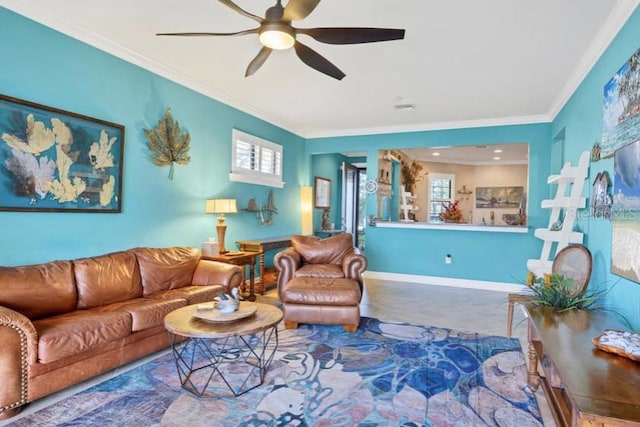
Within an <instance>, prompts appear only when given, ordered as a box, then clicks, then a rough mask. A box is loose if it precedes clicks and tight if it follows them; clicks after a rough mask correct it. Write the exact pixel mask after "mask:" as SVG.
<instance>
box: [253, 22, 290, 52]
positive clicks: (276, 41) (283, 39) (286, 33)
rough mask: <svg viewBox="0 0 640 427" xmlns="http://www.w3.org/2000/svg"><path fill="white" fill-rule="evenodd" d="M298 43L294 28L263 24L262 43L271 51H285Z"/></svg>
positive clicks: (261, 31)
mask: <svg viewBox="0 0 640 427" xmlns="http://www.w3.org/2000/svg"><path fill="white" fill-rule="evenodd" d="M295 42H296V38H295V34H294V32H293V28H291V27H289V26H286V25H281V24H280V23H273V24H263V26H262V28H261V29H260V43H262V44H263V45H265V46H266V47H268V48H270V49H276V50H284V49H289V48H290V47H292V46H293V45H294V44H295Z"/></svg>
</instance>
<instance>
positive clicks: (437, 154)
mask: <svg viewBox="0 0 640 427" xmlns="http://www.w3.org/2000/svg"><path fill="white" fill-rule="evenodd" d="M431 155H432V156H439V155H440V153H438V152H437V151H435V152H433V153H431Z"/></svg>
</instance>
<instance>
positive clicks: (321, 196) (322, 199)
mask: <svg viewBox="0 0 640 427" xmlns="http://www.w3.org/2000/svg"><path fill="white" fill-rule="evenodd" d="M314 194H315V199H314V204H313V206H314V207H316V208H330V207H331V180H330V179H327V178H322V177H319V176H316V177H315V183H314Z"/></svg>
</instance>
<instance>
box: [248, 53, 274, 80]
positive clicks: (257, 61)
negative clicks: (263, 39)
mask: <svg viewBox="0 0 640 427" xmlns="http://www.w3.org/2000/svg"><path fill="white" fill-rule="evenodd" d="M271 51H272V49H270V48H268V47H266V46H264V47H263V48H262V49H260V52H258V54H257V55H256V57H255V58H253V60H252V61H251V62H250V63H249V66H248V67H247V71H246V72H245V73H244V76H245V77H249V76H251V75H253V73H255V72H256V71H258V68H260V67H262V64H264V61H266V60H267V58H268V57H269V55H271Z"/></svg>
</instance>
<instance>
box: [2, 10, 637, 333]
mask: <svg viewBox="0 0 640 427" xmlns="http://www.w3.org/2000/svg"><path fill="white" fill-rule="evenodd" d="M0 40H1V41H2V42H1V43H0V57H2V58H3V60H4V61H3V66H2V67H0V93H2V94H5V95H9V96H13V97H17V98H22V99H25V100H29V101H33V102H37V103H40V104H44V105H49V106H52V107H56V108H60V109H64V110H68V111H72V112H76V113H81V114H84V115H88V116H92V117H96V118H100V119H103V120H107V121H112V122H116V123H120V124H123V125H124V126H125V129H126V130H125V135H126V138H125V160H124V178H123V181H124V188H123V209H122V213H120V214H97V213H92V214H83V213H31V212H29V213H24V212H0V232H1V233H2V236H3V239H2V241H3V243H2V245H1V246H0V265H18V264H27V263H36V262H44V261H48V260H51V259H69V258H76V257H82V256H91V255H97V254H101V253H105V252H108V251H114V250H120V249H125V248H128V247H133V246H140V245H149V246H169V245H183V244H184V245H194V246H199V245H200V243H201V242H202V241H203V240H204V239H205V238H206V237H208V236H211V235H213V234H214V229H215V218H214V217H213V216H211V215H206V214H204V201H205V199H207V198H212V197H236V198H237V199H238V204H239V207H240V208H242V207H244V206H246V204H247V202H248V200H249V199H250V198H256V199H257V201H258V202H261V201H266V198H267V197H268V193H269V190H270V189H269V188H268V187H263V186H256V185H247V184H239V183H232V182H229V180H228V173H229V167H230V156H231V153H230V148H231V141H230V139H231V129H232V128H234V127H237V128H238V129H241V130H243V131H245V132H248V133H252V134H255V135H257V136H259V137H261V138H265V139H268V140H271V141H274V142H278V143H280V144H282V145H283V146H284V149H285V154H284V165H285V170H284V181H285V182H286V183H287V184H286V186H285V188H284V189H275V190H274V194H275V202H276V205H277V207H278V208H279V214H278V215H276V217H275V224H274V225H272V226H268V227H265V226H261V225H259V223H258V221H257V219H256V217H255V215H253V214H251V213H247V212H239V213H238V214H236V215H230V216H229V217H228V220H227V222H228V225H229V230H228V235H227V242H228V246H233V242H234V241H235V240H239V239H249V238H259V237H270V236H279V235H286V234H291V233H297V232H298V231H299V229H300V221H299V212H300V207H299V205H300V203H299V193H300V191H299V188H300V186H301V185H313V176H314V175H318V176H326V175H331V176H326V177H329V178H331V179H332V183H334V184H337V183H338V181H339V178H338V177H339V163H340V162H341V161H342V160H343V159H342V157H343V156H342V155H338V154H336V153H341V152H346V151H365V152H366V153H367V168H368V171H369V172H368V175H369V177H370V178H371V179H374V178H375V175H376V171H377V151H378V150H379V149H386V148H411V147H419V146H426V147H433V146H442V145H468V144H490V143H517V142H528V143H529V144H530V172H529V181H530V182H529V219H528V220H529V225H530V226H531V229H530V231H529V233H527V234H508V233H484V232H471V231H446V230H401V229H384V228H372V227H368V228H367V256H368V259H369V269H370V270H373V271H385V272H395V273H406V274H416V275H427V276H441V277H449V278H461V279H473V280H487V281H498V282H508V283H518V282H520V283H521V282H522V280H523V278H524V277H525V275H526V260H527V259H529V258H536V257H538V256H539V254H540V250H541V247H542V242H541V241H539V240H538V239H536V238H534V237H533V229H535V228H537V227H546V226H547V222H548V218H549V212H548V211H547V210H544V209H541V208H540V202H541V201H542V200H543V199H545V198H548V197H549V196H550V195H551V194H552V192H551V189H550V187H549V186H548V185H547V184H546V176H547V175H549V174H550V173H551V172H557V167H558V165H560V164H562V162H563V161H571V162H576V161H577V158H578V156H579V154H580V153H581V152H582V151H584V150H589V149H590V148H591V146H592V144H593V142H594V141H595V140H597V139H598V138H599V136H600V128H601V114H602V88H603V86H604V84H605V83H606V82H607V80H608V79H610V78H611V76H612V75H613V74H614V73H615V71H616V70H617V69H618V68H619V67H620V66H621V65H622V63H623V62H624V61H625V60H626V59H627V58H628V57H629V56H630V55H631V54H632V53H633V52H634V51H635V50H636V49H637V48H638V47H640V43H639V42H638V40H640V12H639V11H636V12H635V13H634V14H633V16H632V17H631V18H630V20H629V22H628V23H627V24H626V25H625V27H624V28H623V30H622V31H621V33H620V34H619V35H618V36H617V37H616V39H615V40H614V41H613V42H612V44H611V46H610V47H609V48H608V49H607V51H606V52H605V53H604V55H603V56H602V58H600V60H599V61H598V63H597V64H596V65H595V67H594V68H593V70H592V71H591V72H590V73H589V75H588V76H587V77H586V78H585V80H584V82H583V83H582V84H581V86H580V87H579V89H578V90H577V91H576V92H575V93H574V94H573V96H572V98H571V99H570V101H569V102H568V103H567V104H566V106H565V107H564V109H563V110H562V112H561V113H560V114H559V115H558V116H557V117H556V118H555V120H554V121H553V123H549V124H536V125H520V126H496V127H483V128H470V129H455V130H443V131H426V132H407V133H397V134H387V135H368V136H350V137H336V138H317V139H311V140H307V141H305V140H303V139H302V138H300V137H298V136H296V135H294V134H292V133H290V132H287V131H285V130H283V129H281V128H279V127H276V126H273V125H271V124H269V123H266V122H264V121H262V120H259V119H257V118H255V117H253V116H250V115H248V114H246V113H243V112H241V111H238V110H236V109H234V108H231V107H229V106H226V105H224V104H222V103H219V102H217V101H215V100H212V99H210V98H208V97H206V96H203V95H201V94H198V93H196V92H194V91H191V90H189V89H186V88H184V87H182V86H180V85H178V84H175V83H172V82H170V81H168V80H166V79H164V78H161V77H159V76H157V75H155V74H153V73H150V72H148V71H145V70H143V69H141V68H139V67H137V66H134V65H132V64H129V63H127V62H124V61H122V60H119V59H117V58H115V57H113V56H111V55H108V54H106V53H104V52H102V51H99V50H97V49H95V48H92V47H90V46H87V45H85V44H83V43H81V42H79V41H77V40H74V39H71V38H69V37H67V36H64V35H61V34H59V33H57V32H55V31H53V30H50V29H48V28H46V27H44V26H41V25H39V24H36V23H34V22H32V21H29V20H27V19H25V18H23V17H21V16H19V15H16V14H14V13H12V12H9V11H7V10H6V9H3V8H0ZM166 108H171V109H172V111H173V115H174V118H176V119H177V120H178V121H179V122H180V124H181V125H182V126H183V127H184V128H185V129H186V130H188V131H189V132H190V134H191V141H192V148H191V153H190V154H191V157H192V160H191V163H190V164H189V165H187V166H177V167H176V173H175V179H174V180H173V181H170V180H168V179H167V173H168V170H167V169H166V168H158V167H156V166H154V165H153V164H152V163H151V161H150V160H149V151H148V149H147V148H146V145H145V142H146V141H145V137H144V134H143V129H148V128H151V127H153V126H155V124H156V123H157V121H158V119H159V118H160V117H161V116H162V114H163V112H164V110H165V109H166ZM562 133H564V135H565V136H564V142H563V145H562V146H561V145H559V143H557V142H555V143H554V137H555V136H556V135H559V134H562ZM312 155H313V161H312V160H311V159H312ZM317 155H319V156H317ZM602 170H607V171H609V172H610V173H612V172H613V160H611V159H606V160H602V161H600V162H597V163H594V164H592V165H591V169H590V181H592V180H593V178H594V177H595V174H596V173H597V172H599V171H602ZM334 177H335V181H334ZM587 187H589V186H587ZM332 188H333V197H332V206H336V208H335V209H332V214H333V215H334V216H333V219H332V221H333V222H335V223H336V224H339V209H338V207H339V203H340V201H339V196H338V195H339V194H340V192H339V186H338V185H333V186H332ZM585 195H588V188H587V189H585ZM375 209H376V201H375V196H369V197H368V198H367V210H368V211H369V212H375ZM335 215H337V216H335ZM319 225H320V223H319V211H317V212H316V222H315V227H316V228H319ZM578 226H579V227H580V229H581V230H582V231H584V232H585V233H586V243H587V245H588V247H589V248H590V250H591V251H592V253H593V255H594V272H593V279H592V281H591V283H592V286H600V287H612V290H611V292H610V294H609V299H608V302H609V303H610V305H611V306H612V307H613V308H616V309H618V310H621V311H622V312H623V314H625V315H626V316H627V318H629V319H630V320H631V321H632V323H633V324H634V326H635V327H636V328H638V327H640V314H639V309H640V303H639V302H640V301H639V300H640V284H636V283H632V282H629V281H627V280H625V279H621V278H619V277H617V276H614V275H612V274H611V273H610V257H611V224H610V223H609V222H608V221H604V220H596V219H591V218H588V217H587V218H583V219H581V220H580V221H579V223H578ZM446 254H451V255H452V256H453V263H452V264H450V265H447V264H445V263H444V256H445V255H446ZM614 284H615V285H614Z"/></svg>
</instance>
